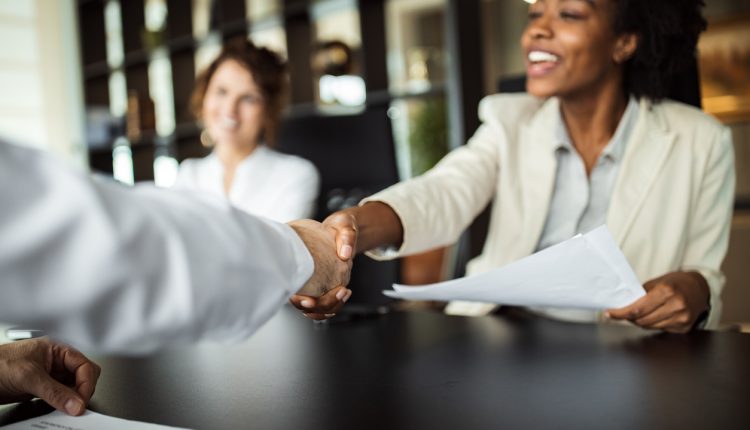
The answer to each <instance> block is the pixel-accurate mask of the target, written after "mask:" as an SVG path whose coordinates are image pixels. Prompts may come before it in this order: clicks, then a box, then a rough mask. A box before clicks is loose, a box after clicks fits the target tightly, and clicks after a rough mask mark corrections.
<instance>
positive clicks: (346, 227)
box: [289, 212, 357, 320]
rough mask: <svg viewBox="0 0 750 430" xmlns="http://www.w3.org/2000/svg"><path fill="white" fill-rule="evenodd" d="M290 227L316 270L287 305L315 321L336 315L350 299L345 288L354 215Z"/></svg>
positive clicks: (295, 223)
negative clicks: (309, 256)
mask: <svg viewBox="0 0 750 430" xmlns="http://www.w3.org/2000/svg"><path fill="white" fill-rule="evenodd" d="M289 225H290V226H291V227H292V228H293V229H294V231H295V232H296V233H297V235H298V236H299V237H300V238H301V239H302V241H303V242H304V243H305V246H307V249H308V251H310V254H311V255H312V257H313V261H314V262H315V270H314V272H313V274H312V276H311V277H310V279H309V280H308V281H307V283H306V284H305V285H304V286H303V287H302V288H300V290H299V291H297V294H295V295H294V296H292V298H291V299H290V300H289V302H290V303H291V304H292V305H293V306H294V307H296V308H297V309H299V310H300V311H302V313H303V314H304V315H305V316H306V317H308V318H311V319H314V320H324V319H328V318H330V317H333V316H334V315H336V312H338V311H339V310H340V309H341V307H342V306H343V305H344V303H346V301H347V300H349V298H350V297H351V295H352V292H351V290H349V289H347V288H346V286H347V285H348V284H349V277H350V275H351V270H352V260H353V259H354V255H355V253H356V249H357V247H356V243H357V226H356V222H355V219H354V216H353V215H350V214H347V213H346V212H337V213H335V214H333V215H331V216H330V217H328V218H327V219H326V220H325V221H323V223H319V222H317V221H312V220H298V221H292V222H290V223H289Z"/></svg>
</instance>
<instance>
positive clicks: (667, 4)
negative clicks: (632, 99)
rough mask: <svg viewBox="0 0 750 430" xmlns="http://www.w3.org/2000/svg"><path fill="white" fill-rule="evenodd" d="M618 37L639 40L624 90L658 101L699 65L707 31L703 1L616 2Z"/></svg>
mask: <svg viewBox="0 0 750 430" xmlns="http://www.w3.org/2000/svg"><path fill="white" fill-rule="evenodd" d="M613 1H614V2H615V22H614V30H615V34H623V33H633V34H636V35H637V36H638V48H637V49H636V51H635V53H634V54H633V56H632V57H630V58H629V59H628V60H627V61H626V62H625V65H624V84H625V90H626V91H627V92H628V93H629V94H632V95H634V96H636V97H639V98H640V97H643V96H645V97H648V98H650V99H652V100H655V101H658V100H661V99H663V98H664V97H666V96H667V95H668V94H669V90H670V87H671V85H672V84H673V82H674V79H675V78H676V77H677V76H679V74H680V73H681V72H682V71H683V70H685V69H688V68H692V67H694V66H693V63H694V62H695V61H696V51H697V49H696V48H697V45H698V37H699V36H700V34H701V32H703V31H704V30H705V29H706V20H705V18H704V17H703V14H702V8H703V6H704V2H703V0H613Z"/></svg>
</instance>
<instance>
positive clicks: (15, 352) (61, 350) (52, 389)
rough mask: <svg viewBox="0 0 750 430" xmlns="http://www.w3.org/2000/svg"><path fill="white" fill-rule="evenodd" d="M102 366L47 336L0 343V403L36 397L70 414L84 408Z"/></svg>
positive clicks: (92, 391)
mask: <svg viewBox="0 0 750 430" xmlns="http://www.w3.org/2000/svg"><path fill="white" fill-rule="evenodd" d="M100 373H101V369H100V368H99V366H97V365H96V363H94V362H93V361H91V360H89V359H88V358H86V356H84V355H83V354H81V353H80V352H78V351H77V350H75V349H73V348H71V347H69V346H66V345H63V344H60V343H56V342H53V341H51V340H49V339H47V338H38V339H29V340H23V341H18V342H14V343H9V344H5V345H0V404H6V403H15V402H21V401H26V400H30V399H32V398H34V397H39V398H40V399H42V400H44V401H45V402H47V403H49V404H50V405H51V406H53V407H54V408H55V409H57V410H60V411H62V412H65V413H67V414H69V415H81V414H82V413H83V412H84V411H85V410H86V405H87V404H88V402H89V400H90V399H91V396H92V395H93V394H94V389H95V388H96V381H97V380H98V379H99V374H100Z"/></svg>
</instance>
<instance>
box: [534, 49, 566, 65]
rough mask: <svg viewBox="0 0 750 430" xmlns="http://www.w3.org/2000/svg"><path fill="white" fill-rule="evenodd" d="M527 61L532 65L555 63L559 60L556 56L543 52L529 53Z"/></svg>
mask: <svg viewBox="0 0 750 430" xmlns="http://www.w3.org/2000/svg"><path fill="white" fill-rule="evenodd" d="M528 59H529V61H530V62H532V63H544V62H550V63H557V62H558V61H560V58H559V57H558V56H557V55H555V54H550V53H549V52H544V51H531V52H529V56H528Z"/></svg>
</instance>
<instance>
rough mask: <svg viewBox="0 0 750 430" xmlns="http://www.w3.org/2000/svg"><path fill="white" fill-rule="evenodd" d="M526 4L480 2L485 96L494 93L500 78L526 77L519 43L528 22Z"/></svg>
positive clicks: (504, 0) (517, 0) (516, 0)
mask: <svg viewBox="0 0 750 430" xmlns="http://www.w3.org/2000/svg"><path fill="white" fill-rule="evenodd" d="M528 3H530V2H523V1H520V0H511V1H508V0H486V1H483V2H482V5H481V7H482V20H483V21H482V42H483V43H482V44H483V48H482V49H483V53H484V71H485V73H484V75H485V83H484V92H485V94H493V93H495V92H497V85H498V82H499V80H500V79H502V78H511V77H517V76H521V75H524V74H526V67H525V65H524V58H523V53H522V52H521V42H520V41H521V35H522V34H523V31H524V29H525V28H526V23H527V22H528V11H529V5H528Z"/></svg>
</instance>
